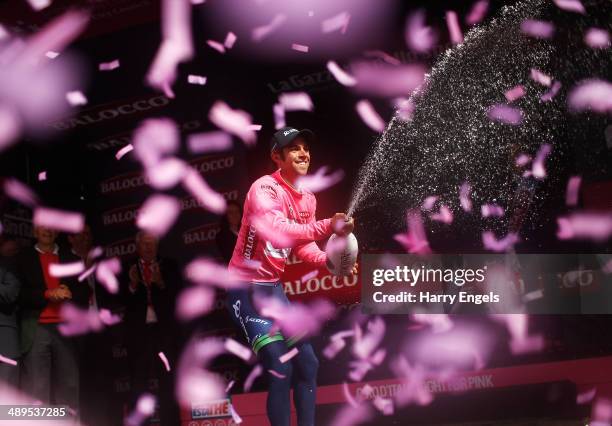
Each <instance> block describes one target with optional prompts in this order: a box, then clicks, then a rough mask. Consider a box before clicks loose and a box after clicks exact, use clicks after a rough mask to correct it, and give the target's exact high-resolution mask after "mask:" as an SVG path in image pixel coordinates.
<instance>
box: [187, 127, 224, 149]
mask: <svg viewBox="0 0 612 426" xmlns="http://www.w3.org/2000/svg"><path fill="white" fill-rule="evenodd" d="M187 146H188V148H189V151H190V152H191V153H193V154H201V153H204V152H219V151H227V150H229V149H231V148H232V137H231V136H230V135H229V134H227V133H225V132H221V131H213V132H204V133H196V134H193V135H189V136H188V137H187Z"/></svg>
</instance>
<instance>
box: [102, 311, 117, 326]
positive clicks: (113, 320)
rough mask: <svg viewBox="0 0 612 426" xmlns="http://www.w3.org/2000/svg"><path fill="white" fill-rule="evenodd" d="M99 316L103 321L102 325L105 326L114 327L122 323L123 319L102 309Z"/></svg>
mask: <svg viewBox="0 0 612 426" xmlns="http://www.w3.org/2000/svg"><path fill="white" fill-rule="evenodd" d="M98 316H99V318H100V321H102V324H104V325H105V326H112V325H115V324H119V323H120V322H121V317H120V316H119V315H115V314H113V313H112V312H111V311H109V310H108V309H104V308H102V309H100V313H99V315H98Z"/></svg>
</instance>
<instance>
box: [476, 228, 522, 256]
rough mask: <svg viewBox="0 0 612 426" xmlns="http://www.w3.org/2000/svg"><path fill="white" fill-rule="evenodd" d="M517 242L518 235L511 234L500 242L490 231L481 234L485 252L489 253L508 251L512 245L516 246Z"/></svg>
mask: <svg viewBox="0 0 612 426" xmlns="http://www.w3.org/2000/svg"><path fill="white" fill-rule="evenodd" d="M518 241H519V237H518V235H516V234H515V233H512V232H511V233H509V234H508V235H506V236H505V237H504V238H502V239H500V240H498V239H496V238H495V234H493V232H491V231H485V232H483V233H482V243H483V245H484V247H485V248H486V249H487V250H491V251H496V252H503V251H508V250H510V249H511V248H512V247H514V244H516V243H517V242H518Z"/></svg>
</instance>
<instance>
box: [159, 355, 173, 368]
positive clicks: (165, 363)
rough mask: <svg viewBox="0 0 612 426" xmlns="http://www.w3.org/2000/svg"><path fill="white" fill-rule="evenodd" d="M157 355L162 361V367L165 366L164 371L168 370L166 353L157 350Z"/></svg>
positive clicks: (168, 363)
mask: <svg viewBox="0 0 612 426" xmlns="http://www.w3.org/2000/svg"><path fill="white" fill-rule="evenodd" d="M157 356H158V357H159V359H161V362H163V363H164V367H165V368H166V371H170V362H169V361H168V358H167V357H166V354H165V353H163V352H159V353H158V354H157Z"/></svg>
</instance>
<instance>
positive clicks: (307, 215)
mask: <svg viewBox="0 0 612 426" xmlns="http://www.w3.org/2000/svg"><path fill="white" fill-rule="evenodd" d="M298 215H299V216H300V219H303V220H308V219H310V212H299V213H298Z"/></svg>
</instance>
